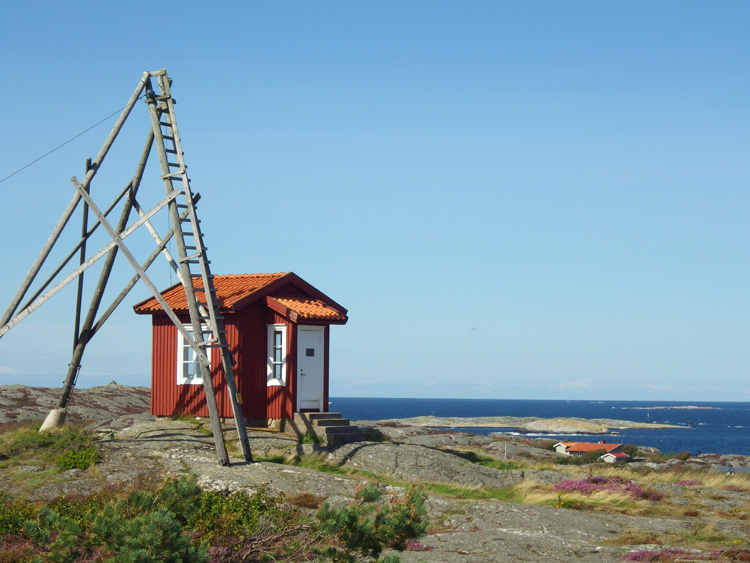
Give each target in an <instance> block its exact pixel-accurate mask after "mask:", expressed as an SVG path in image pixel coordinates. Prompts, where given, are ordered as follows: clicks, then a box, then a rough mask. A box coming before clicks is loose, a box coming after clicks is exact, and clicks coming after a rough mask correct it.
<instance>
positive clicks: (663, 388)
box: [639, 384, 677, 391]
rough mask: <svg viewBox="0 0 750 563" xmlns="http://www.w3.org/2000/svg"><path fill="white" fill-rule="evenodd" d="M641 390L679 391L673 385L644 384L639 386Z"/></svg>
mask: <svg viewBox="0 0 750 563" xmlns="http://www.w3.org/2000/svg"><path fill="white" fill-rule="evenodd" d="M639 387H640V388H641V389H648V390H649V391H677V388H676V387H674V386H672V385H650V384H644V385H639Z"/></svg>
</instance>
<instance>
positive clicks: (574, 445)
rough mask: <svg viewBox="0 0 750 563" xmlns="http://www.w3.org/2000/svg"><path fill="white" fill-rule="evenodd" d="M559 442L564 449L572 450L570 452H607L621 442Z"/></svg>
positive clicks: (614, 448) (617, 446)
mask: <svg viewBox="0 0 750 563" xmlns="http://www.w3.org/2000/svg"><path fill="white" fill-rule="evenodd" d="M560 443H561V444H562V445H563V446H565V451H567V452H572V453H589V452H595V451H597V450H604V451H606V452H608V453H609V452H611V451H612V450H616V449H617V448H619V447H621V446H622V444H606V443H604V442H597V443H591V442H560Z"/></svg>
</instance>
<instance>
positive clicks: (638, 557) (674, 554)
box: [620, 548, 693, 563]
mask: <svg viewBox="0 0 750 563" xmlns="http://www.w3.org/2000/svg"><path fill="white" fill-rule="evenodd" d="M692 555H693V554H692V553H690V552H689V551H685V550H684V549H678V548H669V549H662V550H660V551H631V552H630V553H628V554H626V555H625V556H623V557H622V559H620V561H645V562H647V563H649V562H652V561H676V560H678V559H685V558H686V557H690V556H692Z"/></svg>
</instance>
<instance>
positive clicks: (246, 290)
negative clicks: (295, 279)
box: [134, 272, 286, 313]
mask: <svg viewBox="0 0 750 563" xmlns="http://www.w3.org/2000/svg"><path fill="white" fill-rule="evenodd" d="M285 275H286V273H285V272H281V273H277V274H229V275H224V276H214V287H215V288H216V296H217V297H218V298H219V307H220V308H222V309H232V308H233V307H234V305H235V304H237V302H238V301H241V300H242V299H244V298H246V297H247V296H248V295H251V294H252V293H254V292H256V291H258V290H259V289H262V288H264V287H266V286H267V285H269V284H271V283H272V282H274V281H276V280H278V279H279V278H281V277H283V276H285ZM193 280H194V284H195V287H197V288H202V287H203V280H202V279H201V278H200V277H199V276H195V277H194V278H193ZM161 295H162V297H163V298H164V300H165V301H166V302H167V305H169V306H170V307H171V308H172V310H173V311H187V298H186V297H185V289H184V288H183V287H182V284H179V283H178V284H176V285H173V286H172V287H170V288H169V289H166V290H164V291H162V293H161ZM134 309H135V312H136V313H153V312H157V311H161V310H162V308H161V305H159V302H158V301H157V300H156V299H155V298H154V297H152V298H151V299H146V300H145V301H142V302H141V303H138V304H137V305H136V306H135V307H134Z"/></svg>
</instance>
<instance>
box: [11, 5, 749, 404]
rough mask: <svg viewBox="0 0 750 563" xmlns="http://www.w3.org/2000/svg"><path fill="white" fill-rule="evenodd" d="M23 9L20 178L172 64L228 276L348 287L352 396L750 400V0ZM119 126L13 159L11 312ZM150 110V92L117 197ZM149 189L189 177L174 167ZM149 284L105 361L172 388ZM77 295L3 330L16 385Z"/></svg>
mask: <svg viewBox="0 0 750 563" xmlns="http://www.w3.org/2000/svg"><path fill="white" fill-rule="evenodd" d="M3 14H4V17H3V22H4V23H3V24H2V27H3V30H2V34H0V62H1V63H2V68H3V74H4V78H3V87H2V88H0V107H2V108H3V109H2V111H0V131H2V133H1V134H0V155H2V156H0V178H3V177H5V176H7V175H8V174H11V173H13V172H14V171H15V170H17V169H18V168H20V167H21V166H23V165H25V164H27V163H28V162H30V161H31V160H33V159H35V158H36V157H38V156H40V155H41V154H44V153H45V152H47V151H48V150H50V149H52V148H54V147H56V146H57V145H59V144H60V143H63V142H64V141H66V140H68V139H70V138H71V137H72V136H74V135H75V134H77V133H79V132H81V131H83V130H84V129H86V128H87V127H89V126H90V125H93V124H94V123H96V122H97V121H99V120H100V119H102V118H104V117H105V116H107V115H109V114H111V113H112V112H114V111H116V110H117V109H118V108H121V107H122V106H123V105H124V104H125V102H126V101H127V99H128V97H129V96H130V94H131V93H132V91H133V89H134V88H135V86H136V84H137V82H138V80H139V79H140V76H141V73H142V72H143V71H146V70H156V69H160V68H163V67H166V68H167V69H168V71H169V74H170V76H171V77H172V78H173V79H174V83H173V94H174V97H175V98H176V99H177V102H178V103H177V117H178V123H179V127H180V131H181V134H182V137H183V148H184V150H185V158H186V162H187V163H188V166H189V171H190V176H191V179H192V183H193V187H194V189H196V190H197V191H199V192H200V193H201V194H202V196H203V199H202V201H201V203H200V206H199V216H200V218H201V220H202V223H203V228H204V232H205V236H206V243H207V245H208V247H209V256H210V258H211V261H212V268H213V270H214V272H215V273H243V272H246V273H251V272H275V271H294V272H295V273H297V274H298V275H300V276H301V277H303V278H304V279H306V280H307V281H309V282H310V283H312V284H313V285H315V286H316V287H318V288H320V289H321V290H322V291H324V292H325V293H327V294H328V295H330V296H331V297H333V298H334V299H336V300H337V301H338V302H339V303H341V304H343V305H344V306H345V307H347V308H348V309H349V312H350V322H349V324H348V325H346V326H344V327H334V329H333V330H332V349H331V354H332V357H331V371H332V373H331V393H332V395H334V396H376V397H378V396H386V397H457V398H463V397H467V398H472V397H478V398H539V399H542V398H563V399H643V400H651V399H653V400H665V401H666V400H677V401H681V400H686V401H699V400H739V401H747V400H750V380H749V378H748V371H749V369H748V367H749V366H750V346H748V344H747V343H748V341H750V328H749V326H748V319H749V318H750V300H749V299H748V289H747V287H748V286H747V280H748V278H749V277H750V269H749V268H748V251H747V241H748V235H749V234H750V223H749V222H748V220H747V216H748V204H749V203H750V196H749V195H748V193H749V192H748V183H749V181H750V168H749V167H748V155H749V154H750V114H749V113H748V100H750V78H748V73H747V69H748V68H750V48H748V47H750V40H749V39H748V38H747V33H746V23H747V21H749V20H750V5H748V4H747V3H745V2H722V3H712V2H683V1H681V2H662V3H652V2H629V3H600V2H576V3H559V2H535V3H520V2H516V3H511V2H469V3H467V2H440V1H430V2H318V3H309V2H286V3H280V2H274V3H271V2H264V3H260V2H229V3H226V2H223V3H222V2H219V3H216V4H212V5H208V4H206V3H203V2H180V3H175V4H172V5H171V7H170V3H163V4H160V7H159V9H158V10H155V9H154V4H153V3H152V2H148V3H147V2H129V3H127V4H121V5H111V4H109V3H101V2H77V3H75V4H74V5H73V4H70V3H57V2H33V1H32V2H27V3H10V4H8V5H6V6H5V7H4V8H3ZM113 123H114V119H110V120H109V121H108V122H106V123H105V124H103V125H100V126H99V127H97V128H95V129H93V130H92V131H90V132H88V133H87V134H85V135H83V136H81V137H80V138H78V139H76V140H75V141H73V142H71V143H69V144H67V145H65V146H64V147H63V148H61V149H60V150H58V151H56V152H54V153H53V154H52V155H50V156H49V157H47V158H45V159H43V160H42V161H40V162H39V163H37V164H35V165H33V166H31V167H29V168H27V169H26V170H24V171H22V172H19V173H18V174H16V175H14V176H13V177H12V178H9V179H7V180H5V181H4V182H2V183H0V194H2V201H3V205H2V206H0V237H2V240H3V241H4V242H5V244H4V245H3V246H2V250H0V252H2V257H3V275H2V276H1V277H0V308H2V309H3V310H4V309H5V306H6V305H7V303H8V302H9V301H10V299H11V297H12V295H13V294H14V293H15V290H16V288H17V287H18V285H19V284H20V282H21V280H22V279H23V277H24V275H25V274H26V272H27V271H28V268H29V266H30V265H31V263H32V261H33V259H34V258H35V256H36V254H37V253H38V251H39V249H40V248H41V246H42V244H43V243H44V241H45V240H46V238H47V236H48V235H49V233H50V231H51V229H52V227H53V226H54V224H55V222H56V221H57V219H58V217H59V216H60V214H61V213H62V210H63V209H64V207H65V205H66V204H67V202H68V201H69V200H70V198H71V197H72V195H73V188H72V185H71V184H70V182H69V180H68V179H69V178H70V177H71V176H73V175H77V176H78V177H79V178H81V177H83V174H84V171H83V169H84V162H85V159H86V158H87V157H93V156H94V155H95V154H96V153H97V151H98V150H99V147H100V146H101V144H102V143H103V141H104V139H105V138H106V136H107V134H108V132H109V129H110V128H111V126H112V125H113ZM147 127H148V118H147V115H146V113H145V108H144V107H142V106H140V105H139V107H138V108H137V110H136V112H134V114H133V115H132V116H131V118H130V119H129V121H128V126H127V128H126V130H125V131H124V132H123V134H122V135H121V138H120V139H118V143H117V145H116V149H115V150H113V152H112V153H111V154H110V156H109V157H108V159H107V161H105V167H104V168H103V169H102V171H101V173H100V175H99V176H97V180H96V181H95V183H94V195H95V197H97V194H101V195H100V197H101V198H102V201H105V200H106V201H108V200H109V199H111V195H110V194H113V193H114V192H115V191H118V190H119V189H121V188H122V187H123V186H124V185H125V183H126V182H127V180H128V179H129V177H130V176H131V175H132V173H133V171H134V169H135V166H136V164H137V159H138V156H139V154H140V151H141V149H142V145H143V141H144V139H145V133H146V130H147ZM142 190H143V191H144V192H146V193H151V194H154V195H153V198H154V200H156V199H157V198H158V196H159V195H160V194H161V193H163V192H162V190H163V188H162V186H161V184H160V182H159V178H158V172H157V171H156V170H155V169H154V168H151V169H150V176H149V182H148V183H147V184H145V185H144V188H142ZM144 198H145V196H144ZM74 224H75V226H74V227H72V231H73V233H72V235H71V237H70V238H71V239H72V238H75V232H76V230H77V229H78V228H79V227H78V224H77V222H76V221H74ZM165 225H166V219H164V226H165ZM146 242H147V240H146V239H145V238H144V240H143V249H145V248H146V246H147V245H146ZM133 244H134V245H135V247H136V248H140V247H139V246H138V244H139V243H138V242H134V243H133ZM150 273H151V274H152V276H153V278H154V279H155V280H156V281H157V283H158V284H159V285H160V286H163V287H166V286H167V285H169V284H170V283H173V282H174V280H173V279H171V278H170V275H169V271H168V268H167V266H166V264H165V263H163V262H157V263H156V265H155V266H154V267H153V269H152V271H150ZM116 275H117V276H118V277H117V278H116V279H117V280H121V281H120V283H122V280H123V279H125V278H126V277H129V275H130V271H129V270H128V267H126V266H125V265H124V264H123V265H122V267H120V268H119V269H118V270H117V271H116ZM92 278H93V276H92ZM113 291H114V290H113ZM114 293H116V291H114ZM147 296H148V294H147V290H146V289H145V288H144V287H139V288H137V289H136V290H135V291H134V292H133V293H132V294H131V296H130V297H129V298H128V299H127V300H126V303H125V304H124V306H123V307H122V308H121V309H120V310H119V311H118V313H117V314H116V316H115V317H113V318H112V319H111V320H110V321H109V323H108V325H107V326H105V328H104V329H103V330H102V332H101V333H100V334H98V335H97V337H96V338H95V339H94V341H93V342H92V343H91V345H90V347H89V350H88V351H87V355H86V357H84V361H83V369H82V372H81V377H80V384H81V385H82V386H89V385H99V384H103V383H108V382H109V381H111V380H113V379H114V380H116V381H118V382H119V383H126V384H132V385H148V384H149V373H150V343H149V337H150V328H149V322H148V319H145V318H140V317H136V316H135V315H134V314H133V313H132V309H131V306H132V305H133V304H135V303H136V302H138V301H140V300H142V299H144V298H146V297H147ZM73 303H74V294H73V290H72V289H68V290H66V291H64V292H62V293H61V294H59V295H57V296H56V297H55V298H54V299H53V300H51V301H50V302H49V303H47V304H45V305H44V306H43V307H42V308H40V309H39V310H38V311H36V312H35V313H33V314H32V315H31V316H30V317H28V318H27V319H25V320H24V321H23V322H22V323H21V324H19V325H18V326H17V327H16V328H14V329H13V330H11V331H10V332H9V333H8V334H7V335H6V336H4V337H3V338H2V339H0V383H3V384H10V383H27V384H33V385H41V386H57V385H59V384H60V382H61V381H62V379H63V377H64V374H65V370H66V365H67V363H68V362H69V360H70V357H69V356H70V348H71V339H72V318H73V313H72V311H73Z"/></svg>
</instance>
